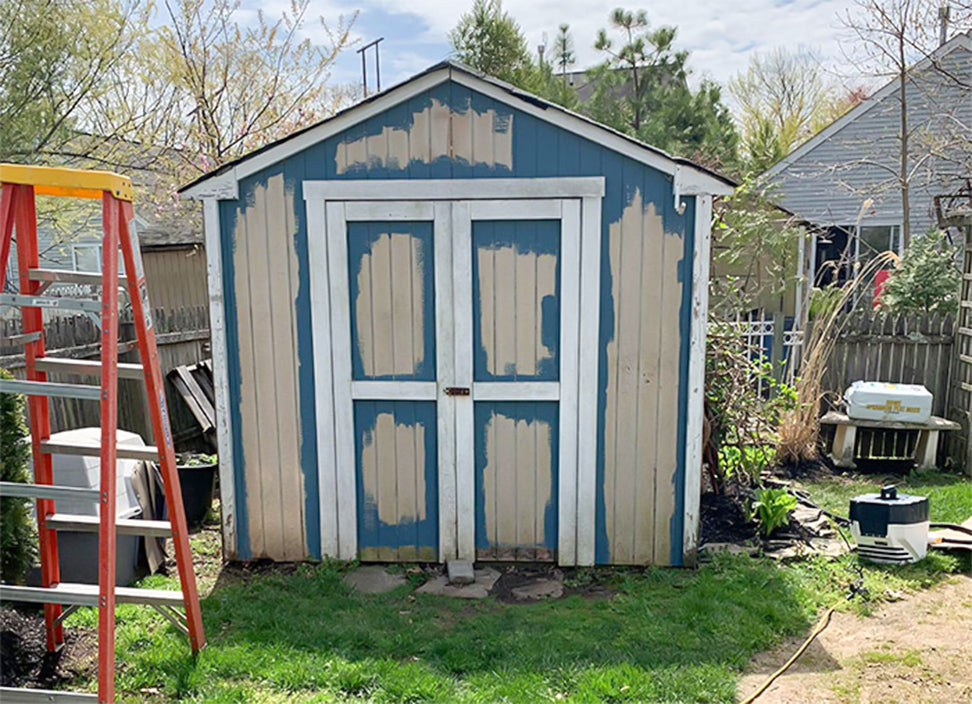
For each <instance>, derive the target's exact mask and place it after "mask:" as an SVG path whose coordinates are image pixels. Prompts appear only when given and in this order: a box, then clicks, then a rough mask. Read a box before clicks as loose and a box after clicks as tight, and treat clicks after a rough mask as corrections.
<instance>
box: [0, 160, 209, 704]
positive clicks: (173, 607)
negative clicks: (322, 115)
mask: <svg viewBox="0 0 972 704" xmlns="http://www.w3.org/2000/svg"><path fill="white" fill-rule="evenodd" d="M35 195H48V196H62V197H75V198H92V199H100V200H101V203H102V222H103V228H104V235H103V239H102V248H101V249H102V270H101V272H99V273H96V272H90V273H89V272H77V271H59V270H53V269H42V268H40V261H39V252H38V242H37V211H36V205H35ZM133 217H134V211H133V206H132V185H131V181H130V180H129V179H128V178H126V177H124V176H119V175H117V174H113V173H109V172H105V171H82V170H77V169H62V168H48V167H35V166H20V165H13V164H0V307H4V306H15V307H19V308H20V309H21V316H22V320H23V326H22V332H21V334H20V335H18V336H17V340H16V342H18V343H20V344H23V345H24V357H25V361H26V379H25V380H19V379H18V380H4V379H0V393H19V394H24V395H26V396H27V397H28V408H29V411H30V435H31V449H32V452H33V462H34V483H33V484H18V483H15V482H0V495H3V496H18V497H26V498H32V499H36V501H37V506H36V508H37V511H36V513H37V530H38V538H39V542H40V562H41V586H40V587H26V586H15V585H7V584H2V585H0V599H2V600H5V601H7V600H11V601H21V602H35V603H41V604H44V619H45V625H46V628H47V649H48V650H49V651H52V652H53V651H56V650H57V649H58V648H60V647H61V646H62V645H63V644H64V631H63V621H64V619H65V618H66V617H67V616H68V614H70V613H71V612H72V611H73V610H75V609H77V608H78V607H79V606H95V607H97V608H98V694H97V696H95V695H93V694H82V693H77V694H75V693H69V692H62V691H49V690H32V689H12V688H0V700H2V701H3V702H5V703H6V702H11V703H13V702H60V701H65V702H74V701H97V702H101V703H102V704H111V702H113V701H114V679H115V677H114V676H115V604H116V603H135V604H147V605H148V606H151V607H153V608H154V609H156V610H157V611H159V612H160V613H161V614H162V615H163V616H165V617H166V618H167V619H168V620H169V621H170V622H172V623H173V624H174V625H175V626H176V627H177V628H179V630H181V631H182V632H183V633H185V634H186V635H188V637H189V642H190V645H191V647H192V651H193V652H194V653H195V652H198V651H199V650H200V649H201V648H202V647H203V646H204V645H205V636H204V635H203V627H202V618H201V615H200V612H199V595H198V593H197V591H196V578H195V574H194V572H193V566H192V554H191V552H190V549H189V533H188V530H187V527H186V518H185V513H184V511H183V507H182V493H181V491H180V488H179V478H178V475H177V474H176V465H175V451H174V448H173V444H172V432H171V430H170V428H169V419H168V411H167V409H166V403H165V388H164V386H163V379H162V373H161V370H160V368H159V355H158V350H157V349H156V345H155V328H154V327H153V325H152V317H151V309H150V307H149V300H148V290H147V288H146V285H145V276H144V273H143V270H142V258H141V253H140V251H139V247H138V243H137V240H136V237H135V235H134V233H133V230H132V225H131V222H132V218H133ZM15 233H16V238H17V271H18V273H19V277H18V278H19V291H18V292H17V293H8V292H7V291H6V288H5V287H6V285H7V282H6V273H7V266H8V259H9V257H10V251H11V245H12V242H13V238H14V234H15ZM119 250H120V251H121V256H122V257H123V261H124V267H125V268H124V271H125V274H124V275H122V276H120V275H119V266H118V264H119ZM54 283H72V284H82V285H88V286H94V287H100V290H101V299H100V300H96V299H93V298H87V299H86V298H79V297H66V296H65V297H57V296H50V295H45V292H46V291H47V289H48V287H50V286H51V285H52V284H54ZM120 287H125V288H126V289H127V292H128V298H129V300H130V302H131V307H132V315H133V318H134V327H135V333H136V338H137V342H138V350H139V353H140V356H141V360H142V363H141V364H119V362H118V350H119V343H118V305H119V303H118V299H119V288H120ZM45 308H61V309H71V310H80V311H83V312H85V313H87V314H88V315H90V316H92V317H94V318H95V319H97V320H98V321H99V323H98V325H99V328H100V331H101V359H100V361H97V362H96V361H93V360H91V361H86V360H79V359H67V358H53V357H48V356H46V354H45V350H44V320H43V310H44V309H45ZM48 374H54V375H57V374H71V375H82V376H90V377H100V383H99V384H97V385H96V384H94V383H91V384H67V383H60V382H53V381H48ZM119 376H121V377H123V378H129V379H142V380H144V382H145V389H146V395H147V398H148V404H149V415H150V418H151V423H152V432H153V434H154V436H155V439H156V443H157V444H158V447H129V446H125V445H122V446H119V445H118V444H117V429H118V377H119ZM51 397H67V398H78V399H86V400H90V401H95V402H97V403H99V404H100V406H101V408H100V416H101V442H100V443H80V442H79V443H63V442H61V443H58V442H55V441H52V440H51V423H50V408H49V404H48V401H49V399H50V398H51ZM53 454H70V455H86V456H91V457H99V458H100V461H101V465H100V466H101V484H100V487H99V488H95V489H82V488H74V487H65V486H57V485H54V484H53V483H52V479H53V477H52V465H51V455H53ZM119 458H121V459H135V460H147V461H152V462H158V464H159V466H160V467H161V471H162V482H163V486H164V489H165V496H166V503H167V505H168V512H169V521H141V520H118V519H116V517H115V490H116V487H115V484H116V478H115V475H116V464H117V460H118V459H119ZM77 498H84V499H88V500H93V501H97V502H98V505H99V516H98V517H94V516H81V515H68V514H63V513H58V512H57V511H56V503H57V501H59V500H64V499H77ZM59 530H71V531H88V532H97V533H98V584H96V585H94V584H72V583H65V582H61V581H60V575H59V567H58V554H57V532H58V531H59ZM119 533H121V534H137V535H145V536H153V537H169V536H171V537H172V540H173V543H174V545H175V557H176V565H177V568H178V572H179V581H180V584H181V591H178V592H177V591H162V590H158V589H138V588H128V587H116V586H115V555H116V535H117V534H119ZM62 607H64V608H62ZM180 608H182V609H183V610H182V611H180V610H179V609H180Z"/></svg>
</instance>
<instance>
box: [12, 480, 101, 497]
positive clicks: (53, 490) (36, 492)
mask: <svg viewBox="0 0 972 704" xmlns="http://www.w3.org/2000/svg"><path fill="white" fill-rule="evenodd" d="M98 493H99V492H98V489H85V488H82V487H78V486H61V485H58V484H23V483H21V482H0V496H19V497H21V498H25V499H54V500H55V501H64V500H71V499H86V500H89V501H97V500H98Z"/></svg>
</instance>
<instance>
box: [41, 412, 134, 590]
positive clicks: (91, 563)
mask: <svg viewBox="0 0 972 704" xmlns="http://www.w3.org/2000/svg"><path fill="white" fill-rule="evenodd" d="M51 439H52V440H54V441H58V442H100V439H101V429H100V428H78V429H76V430H65V431H64V432H60V433H53V434H52V435H51ZM118 444H119V445H135V446H144V445H145V442H144V441H143V440H142V438H141V437H140V436H139V435H137V434H135V433H130V432H128V431H125V430H118ZM100 465H101V460H100V459H99V458H98V457H81V456H77V455H52V456H51V467H52V469H53V474H54V483H55V484H59V485H62V486H73V487H80V488H85V489H90V488H98V487H99V486H100V484H101V469H100ZM137 466H138V460H118V462H117V465H116V467H117V469H116V472H117V474H116V475H115V476H116V480H115V486H116V493H115V515H116V516H117V517H118V518H122V519H125V518H129V519H130V518H138V517H140V516H141V514H142V509H141V507H140V506H139V505H138V499H137V498H136V497H135V491H134V490H133V489H132V481H131V477H132V473H133V472H134V471H135V468H136V467H137ZM55 510H56V511H57V512H58V513H67V514H74V515H82V516H97V515H99V513H100V512H99V507H98V503H97V502H96V501H85V500H78V499H72V500H69V501H57V502H56V503H55ZM116 540H117V558H116V562H115V570H116V580H115V582H116V584H119V585H125V584H129V583H130V582H132V581H133V580H134V579H135V577H136V570H137V568H138V555H139V545H140V542H139V541H140V540H141V537H140V536H137V535H119V536H117V538H116ZM57 544H58V559H59V562H60V567H61V581H63V582H83V583H87V584H97V583H98V534H97V533H80V532H74V531H58V535H57ZM36 579H37V582H38V583H39V571H38V575H37V577H36ZM30 581H34V580H33V579H31V580H30Z"/></svg>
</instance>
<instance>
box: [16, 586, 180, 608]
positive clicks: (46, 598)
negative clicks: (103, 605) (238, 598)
mask: <svg viewBox="0 0 972 704" xmlns="http://www.w3.org/2000/svg"><path fill="white" fill-rule="evenodd" d="M0 599H2V600H3V601H28V602H32V603H35V604H77V605H78V606H97V605H98V585H97V584H80V583H77V582H61V583H60V584H58V585H57V586H54V587H47V588H45V587H23V586H19V585H17V586H15V585H11V584H0ZM115 601H116V602H118V603H119V604H150V605H152V604H157V605H159V606H182V601H183V600H182V592H170V591H165V590H162V589H139V588H138V587H115Z"/></svg>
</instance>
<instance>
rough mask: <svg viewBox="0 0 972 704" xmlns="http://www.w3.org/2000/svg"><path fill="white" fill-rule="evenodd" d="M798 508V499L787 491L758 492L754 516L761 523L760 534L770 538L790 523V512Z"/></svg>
mask: <svg viewBox="0 0 972 704" xmlns="http://www.w3.org/2000/svg"><path fill="white" fill-rule="evenodd" d="M796 506H797V500H796V497H795V496H793V495H792V494H791V493H790V492H788V491H787V490H786V489H759V490H757V491H756V500H755V501H753V505H752V514H753V516H755V518H756V519H757V520H758V521H759V532H760V533H762V534H763V536H764V537H768V536H769V535H770V534H772V533H773V531H774V530H776V529H777V528H780V527H781V526H785V525H786V524H787V522H788V521H789V516H790V511H792V510H793V509H795V508H796Z"/></svg>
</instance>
